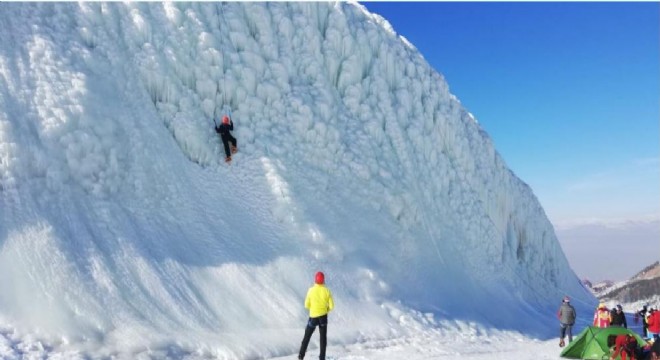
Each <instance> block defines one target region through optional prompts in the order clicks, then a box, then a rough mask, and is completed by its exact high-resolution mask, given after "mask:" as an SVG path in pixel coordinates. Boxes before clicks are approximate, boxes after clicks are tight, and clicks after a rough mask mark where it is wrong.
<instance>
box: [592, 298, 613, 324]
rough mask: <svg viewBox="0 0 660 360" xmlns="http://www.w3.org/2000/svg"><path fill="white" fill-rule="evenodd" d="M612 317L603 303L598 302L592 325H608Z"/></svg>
mask: <svg viewBox="0 0 660 360" xmlns="http://www.w3.org/2000/svg"><path fill="white" fill-rule="evenodd" d="M611 321H612V318H611V316H610V311H609V310H608V309H607V306H605V304H603V303H600V304H598V308H596V312H594V326H595V327H599V328H606V327H609V326H610V322H611Z"/></svg>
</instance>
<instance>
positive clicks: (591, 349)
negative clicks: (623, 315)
mask: <svg viewBox="0 0 660 360" xmlns="http://www.w3.org/2000/svg"><path fill="white" fill-rule="evenodd" d="M620 334H630V335H633V336H634V337H635V339H637V344H639V345H640V346H642V345H645V344H646V341H644V339H642V337H641V336H639V335H637V334H635V333H634V332H632V331H631V330H628V329H626V328H622V327H615V326H613V327H607V328H597V327H595V326H589V327H587V328H586V329H584V330H583V331H582V332H581V333H580V334H579V335H578V336H577V337H576V338H575V339H573V341H571V342H570V343H569V344H568V345H567V346H566V347H565V348H564V351H562V352H561V355H560V356H561V357H565V358H569V359H589V360H607V359H609V358H610V348H609V347H608V346H607V338H608V337H609V336H610V335H620ZM617 359H620V357H617Z"/></svg>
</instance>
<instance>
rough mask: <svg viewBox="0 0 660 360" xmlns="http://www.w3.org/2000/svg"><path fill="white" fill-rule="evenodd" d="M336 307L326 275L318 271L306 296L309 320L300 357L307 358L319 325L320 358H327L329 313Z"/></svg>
mask: <svg viewBox="0 0 660 360" xmlns="http://www.w3.org/2000/svg"><path fill="white" fill-rule="evenodd" d="M334 307H335V304H334V302H333V301H332V293H331V292H330V289H328V288H327V287H325V275H324V274H323V273H322V272H320V271H319V272H317V273H316V275H315V277H314V286H312V287H310V288H309V290H307V296H306V297H305V309H309V320H308V321H307V326H306V327H305V336H304V337H303V341H302V344H300V352H299V353H298V359H300V360H302V359H303V358H305V352H306V351H307V345H309V340H310V339H311V338H312V334H313V333H314V330H316V327H317V326H318V327H319V333H320V335H321V344H320V346H321V349H320V353H319V360H325V347H326V344H327V334H328V313H329V312H330V310H332V309H333V308H334Z"/></svg>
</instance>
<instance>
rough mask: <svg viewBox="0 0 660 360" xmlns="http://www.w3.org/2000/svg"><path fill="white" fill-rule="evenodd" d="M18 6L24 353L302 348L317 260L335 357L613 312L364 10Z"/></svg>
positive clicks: (4, 222)
mask: <svg viewBox="0 0 660 360" xmlns="http://www.w3.org/2000/svg"><path fill="white" fill-rule="evenodd" d="M0 8H1V9H2V11H0V34H2V35H3V36H0V75H1V76H0V201H2V206H0V289H2V291H0V355H1V356H3V357H4V358H42V357H44V356H48V357H52V358H64V359H70V358H76V357H78V358H129V359H130V358H168V357H170V358H226V359H235V358H241V359H243V358H245V359H254V358H273V357H283V356H291V354H294V353H295V352H296V351H297V348H298V346H299V343H300V340H301V338H302V330H303V329H302V326H304V324H305V320H306V316H307V314H306V313H305V311H304V309H303V307H302V300H303V298H304V294H305V292H306V290H307V287H308V286H309V285H310V284H311V282H312V276H313V274H314V272H316V271H317V270H323V271H324V272H325V273H326V279H327V283H328V286H329V287H330V289H331V290H332V291H333V294H334V297H335V302H336V310H335V311H334V312H333V313H332V314H331V320H330V321H331V330H330V352H329V353H330V354H332V355H333V356H334V357H336V358H346V359H351V358H355V359H360V358H376V357H378V358H392V359H401V358H412V359H414V358H419V359H421V358H449V357H455V356H456V355H457V354H461V356H462V357H466V358H475V359H480V358H489V359H492V358H493V355H492V353H502V354H505V355H503V356H502V358H504V357H506V358H511V356H514V357H515V358H520V359H525V358H529V359H532V358H534V359H539V358H544V356H547V358H553V356H556V355H557V354H558V350H559V349H558V348H556V347H555V343H556V341H555V340H556V339H555V337H556V334H557V324H556V319H555V312H556V310H557V307H558V306H559V302H560V299H561V298H562V297H563V296H564V295H570V296H571V297H572V298H573V299H574V304H575V305H576V306H577V307H578V311H579V312H580V313H582V314H586V313H587V312H589V316H591V314H590V311H591V309H592V308H593V307H594V306H595V304H596V300H595V299H594V298H593V296H592V295H591V294H589V293H588V292H587V291H586V290H585V289H584V288H583V287H582V286H581V284H580V282H579V280H578V279H577V277H576V276H575V274H574V273H573V272H572V271H571V269H570V268H569V266H568V263H567V261H566V258H565V256H564V254H563V253H562V251H561V248H560V246H559V244H558V242H557V239H556V237H555V235H554V231H553V229H552V226H551V224H550V222H549V221H548V219H547V217H546V216H545V214H544V212H543V209H542V207H541V205H540V204H539V203H538V201H537V199H536V197H535V196H534V194H533V193H532V190H531V189H530V188H529V187H528V186H527V185H526V184H524V183H523V182H522V181H521V180H519V179H518V178H516V177H515V175H514V174H512V173H511V171H510V170H509V169H508V168H507V167H506V164H505V163H504V161H503V160H502V159H501V158H500V156H499V155H498V154H497V152H496V150H495V149H494V147H493V144H492V143H491V141H490V139H489V138H488V136H487V134H485V133H484V131H483V130H482V129H481V128H480V126H479V124H478V123H477V121H476V120H475V118H474V117H473V116H472V115H471V114H470V113H468V112H467V111H466V110H465V109H464V108H463V107H462V106H461V104H460V102H459V101H458V99H456V98H455V97H454V96H453V95H451V93H450V92H449V88H448V85H447V84H446V82H445V81H444V79H443V78H442V76H441V75H440V74H439V73H438V72H436V71H435V70H434V69H432V68H430V67H429V65H428V64H427V63H426V62H425V61H424V59H423V57H422V55H421V54H419V53H418V52H417V51H416V49H415V48H414V46H413V45H412V44H409V43H408V42H407V41H405V39H402V38H400V37H398V36H397V35H396V33H395V32H394V30H393V29H392V28H391V27H390V25H389V24H388V23H387V22H386V21H385V20H384V19H382V18H381V17H379V16H376V15H372V14H369V13H367V12H366V11H365V10H364V9H363V8H362V7H361V6H359V5H356V4H349V3H225V4H219V3H80V4H74V3H2V4H0ZM226 112H227V113H231V115H232V117H233V119H234V122H235V125H236V130H235V131H234V135H235V136H236V137H237V139H238V141H239V148H240V152H239V153H238V154H237V155H236V156H235V158H234V161H233V164H232V165H230V166H228V165H226V164H225V163H224V161H223V158H224V154H222V150H221V145H220V142H219V140H218V138H217V135H216V134H215V132H214V131H213V119H214V118H217V117H219V116H220V115H221V114H224V113H226ZM521 334H524V335H521ZM313 349H314V347H313V348H312V352H311V353H310V356H312V354H313ZM532 354H533V355H532ZM518 356H520V357H518ZM527 356H529V357H527Z"/></svg>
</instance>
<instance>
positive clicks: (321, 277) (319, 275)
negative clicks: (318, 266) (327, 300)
mask: <svg viewBox="0 0 660 360" xmlns="http://www.w3.org/2000/svg"><path fill="white" fill-rule="evenodd" d="M314 282H315V283H317V284H323V283H325V275H323V273H322V272H320V271H319V272H317V273H316V276H315V277H314Z"/></svg>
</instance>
